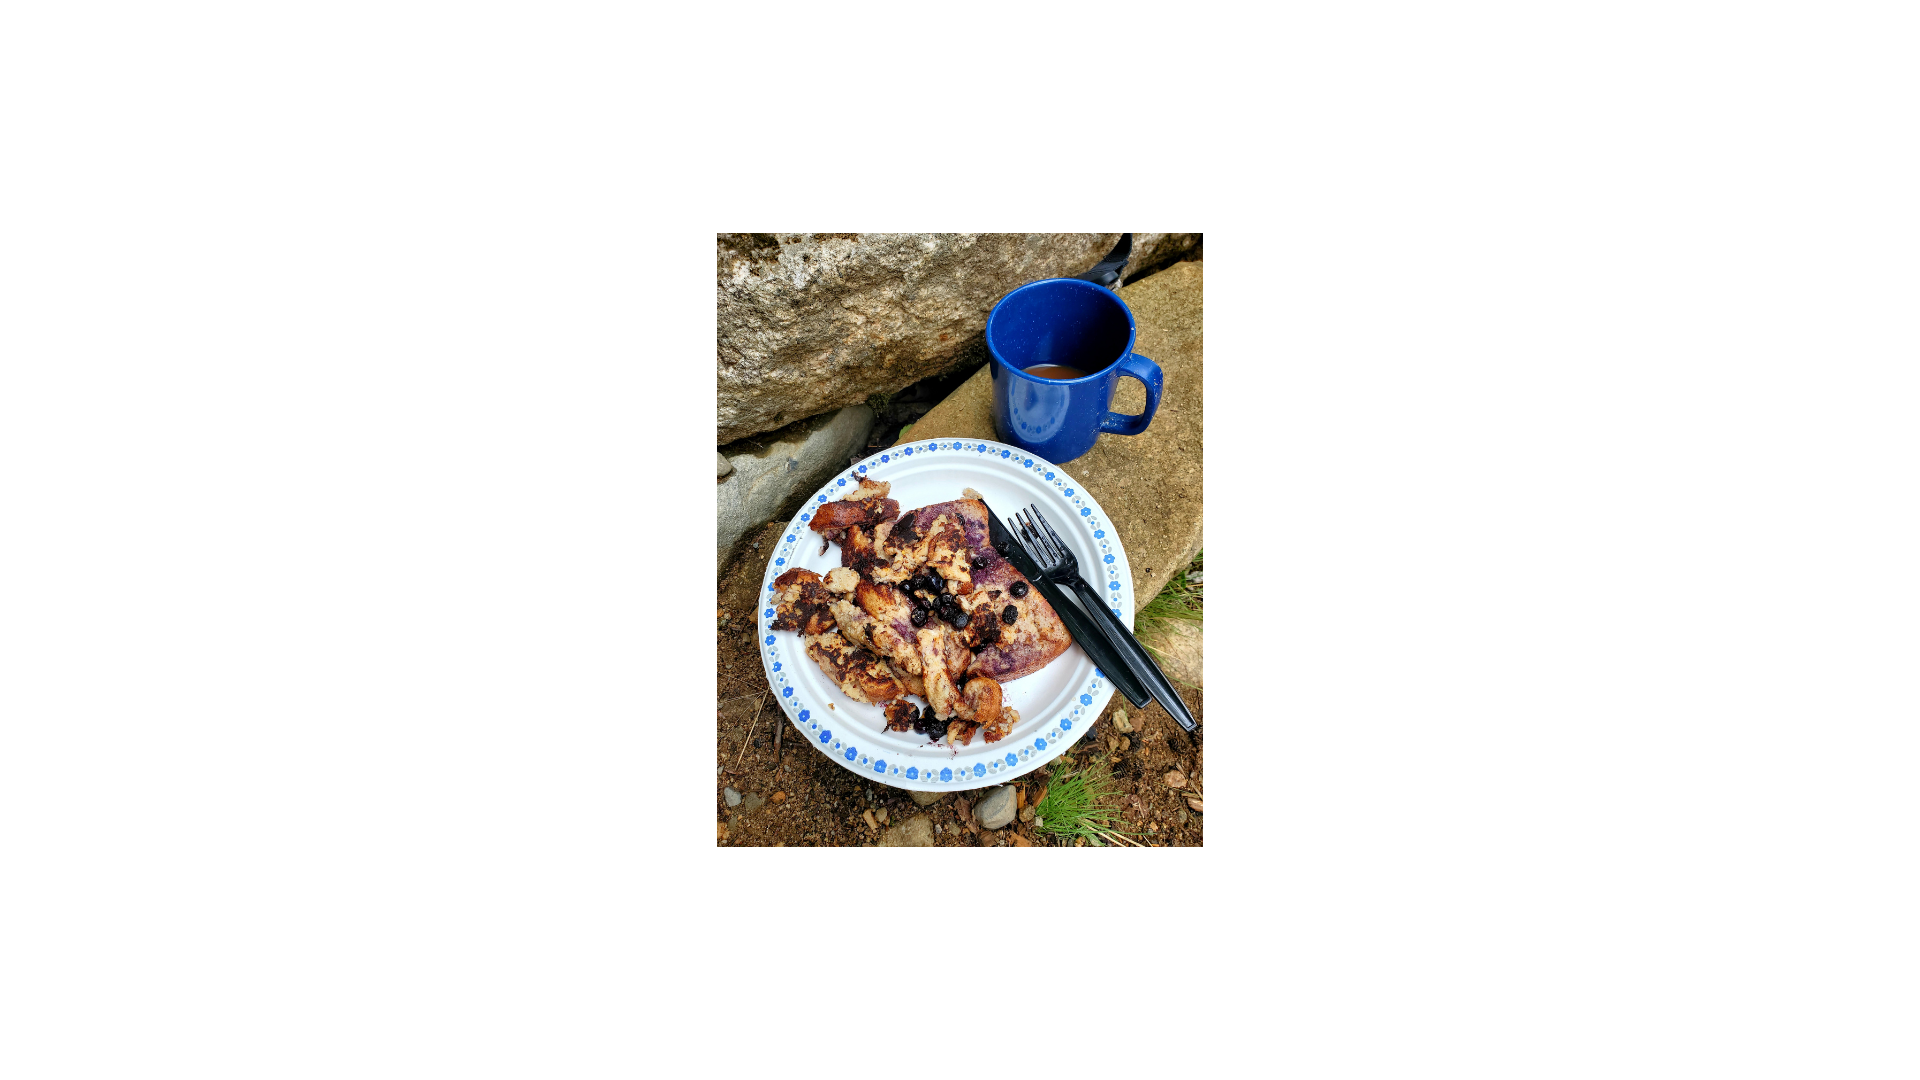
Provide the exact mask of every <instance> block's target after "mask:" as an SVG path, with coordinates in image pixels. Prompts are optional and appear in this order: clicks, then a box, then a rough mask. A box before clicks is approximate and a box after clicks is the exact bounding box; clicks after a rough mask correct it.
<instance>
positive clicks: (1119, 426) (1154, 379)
mask: <svg viewBox="0 0 1920 1080" xmlns="http://www.w3.org/2000/svg"><path fill="white" fill-rule="evenodd" d="M1113 366H1114V367H1117V368H1119V369H1120V374H1122V375H1131V376H1133V377H1134V378H1136V379H1139V380H1140V382H1141V384H1142V385H1144V386H1145V387H1146V388H1147V411H1146V412H1143V413H1141V414H1140V415H1138V416H1128V415H1127V414H1126V413H1117V412H1110V413H1108V414H1107V415H1105V416H1103V417H1101V418H1100V430H1101V431H1110V432H1112V433H1113V434H1115V435H1138V434H1140V433H1141V432H1143V431H1145V430H1147V425H1148V424H1150V423H1152V422H1153V413H1154V410H1156V409H1158V408H1159V407H1160V382H1161V375H1160V365H1159V364H1156V363H1154V362H1153V361H1151V360H1149V359H1147V358H1146V357H1144V356H1141V355H1140V354H1139V353H1128V354H1127V355H1125V356H1123V357H1121V358H1120V362H1119V363H1117V364H1115V365H1113Z"/></svg>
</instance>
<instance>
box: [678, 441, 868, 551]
mask: <svg viewBox="0 0 1920 1080" xmlns="http://www.w3.org/2000/svg"><path fill="white" fill-rule="evenodd" d="M872 426H873V410H872V409H869V408H867V407H866V406H865V405H850V406H848V407H847V408H844V409H841V410H840V411H838V412H835V413H829V414H827V415H825V416H818V417H814V418H813V419H811V420H807V421H805V422H803V423H799V424H794V425H792V426H791V427H789V428H788V429H786V430H784V431H779V432H775V433H774V435H773V436H772V437H771V438H767V439H752V440H747V441H746V442H743V443H736V444H734V445H733V446H729V447H725V448H723V452H722V453H721V457H722V458H724V459H725V460H726V461H727V462H728V463H729V464H731V465H732V466H733V471H732V472H730V473H728V474H727V476H726V477H725V478H724V479H721V480H720V481H719V483H718V484H717V485H715V486H716V487H717V488H718V490H719V496H718V498H719V502H720V511H719V542H720V558H719V566H722V567H724V566H725V565H726V563H727V557H728V556H729V555H731V554H732V552H733V549H734V546H735V545H736V544H738V543H739V542H740V538H741V537H743V536H745V535H746V534H747V533H748V532H750V531H751V530H753V529H756V528H758V527H760V526H761V525H764V524H766V523H767V522H768V521H771V520H773V519H774V518H777V517H784V516H786V515H788V514H791V513H793V512H794V511H796V510H798V509H799V508H800V502H801V500H803V499H805V498H806V497H807V496H808V495H810V494H812V493H813V492H814V491H815V490H816V489H817V488H819V487H820V485H821V484H824V483H826V482H827V481H828V480H830V479H832V477H833V474H835V473H837V472H839V471H840V470H841V469H844V468H846V467H847V455H849V454H851V453H853V452H854V451H855V450H858V449H860V448H861V447H863V446H865V445H866V441H867V432H868V431H869V430H870V429H871V428H872ZM728 451H730V452H728Z"/></svg>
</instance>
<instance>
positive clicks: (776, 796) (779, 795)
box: [773, 791, 787, 803]
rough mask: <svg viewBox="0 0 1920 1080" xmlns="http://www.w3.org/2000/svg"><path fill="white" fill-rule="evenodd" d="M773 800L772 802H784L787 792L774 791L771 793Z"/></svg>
mask: <svg viewBox="0 0 1920 1080" xmlns="http://www.w3.org/2000/svg"><path fill="white" fill-rule="evenodd" d="M773 801H774V802H777V803H782V802H786V801H787V793H786V792H784V791H776V792H774V793H773Z"/></svg>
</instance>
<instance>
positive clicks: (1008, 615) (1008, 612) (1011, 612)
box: [1000, 604, 1020, 626]
mask: <svg viewBox="0 0 1920 1080" xmlns="http://www.w3.org/2000/svg"><path fill="white" fill-rule="evenodd" d="M1019 617H1020V609H1019V608H1017V607H1014V606H1013V605H1012V604H1008V605H1007V606H1006V609H1005V610H1003V611H1001V612H1000V621H1001V622H1003V623H1005V624H1006V625H1008V626H1012V625H1013V621H1014V620H1015V619H1018V618H1019Z"/></svg>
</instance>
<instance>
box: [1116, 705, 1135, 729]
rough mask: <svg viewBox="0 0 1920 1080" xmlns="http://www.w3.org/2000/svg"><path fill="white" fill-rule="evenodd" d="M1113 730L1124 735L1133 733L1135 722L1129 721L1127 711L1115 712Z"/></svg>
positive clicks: (1118, 710)
mask: <svg viewBox="0 0 1920 1080" xmlns="http://www.w3.org/2000/svg"><path fill="white" fill-rule="evenodd" d="M1113 729H1114V730H1115V731H1118V732H1121V733H1123V734H1125V733H1130V732H1132V731H1133V721H1131V720H1129V719H1127V710H1125V709H1115V710H1113Z"/></svg>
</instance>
